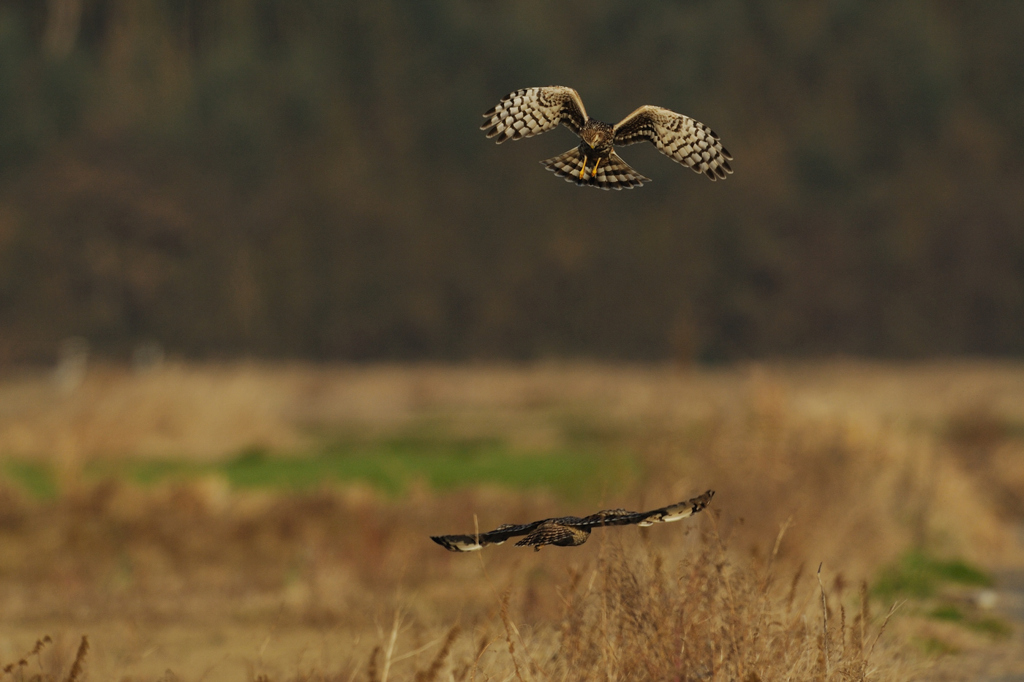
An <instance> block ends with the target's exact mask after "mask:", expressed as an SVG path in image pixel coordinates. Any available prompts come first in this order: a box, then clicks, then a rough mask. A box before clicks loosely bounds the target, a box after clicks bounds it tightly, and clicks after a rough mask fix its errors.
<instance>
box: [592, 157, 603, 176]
mask: <svg viewBox="0 0 1024 682" xmlns="http://www.w3.org/2000/svg"><path fill="white" fill-rule="evenodd" d="M600 165H601V157H600V156H599V157H597V163H595V164H594V170H592V171H590V177H594V176H595V175H597V167H598V166H600Z"/></svg>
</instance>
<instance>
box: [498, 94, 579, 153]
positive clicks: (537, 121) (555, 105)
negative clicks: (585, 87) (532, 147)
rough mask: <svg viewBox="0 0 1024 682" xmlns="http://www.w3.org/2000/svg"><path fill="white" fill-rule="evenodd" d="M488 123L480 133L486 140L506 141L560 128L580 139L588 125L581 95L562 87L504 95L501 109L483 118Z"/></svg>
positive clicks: (499, 103)
mask: <svg viewBox="0 0 1024 682" xmlns="http://www.w3.org/2000/svg"><path fill="white" fill-rule="evenodd" d="M484 118H486V119H487V120H486V121H484V122H483V124H482V125H481V126H480V130H485V131H487V137H497V138H498V139H497V140H495V142H497V143H498V144H501V143H502V142H504V141H505V140H508V139H510V138H511V139H513V140H518V139H520V138H523V137H532V136H533V135H538V134H540V133H543V132H546V131H548V130H551V129H553V128H557V127H558V125H559V124H564V125H565V127H566V128H568V129H569V130H571V131H573V132H574V133H576V134H577V135H579V133H580V130H582V129H583V126H584V124H586V122H587V110H586V109H584V108H583V100H581V99H580V95H579V93H578V92H576V91H575V90H573V89H572V88H566V87H563V86H561V85H552V86H549V87H544V88H523V89H522V90H516V91H515V92H512V93H509V94H508V95H505V96H504V97H503V98H502V99H501V101H500V102H498V105H497V106H496V107H494V108H493V109H491V110H490V111H488V112H487V113H485V114H484Z"/></svg>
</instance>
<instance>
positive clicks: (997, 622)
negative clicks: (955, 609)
mask: <svg viewBox="0 0 1024 682" xmlns="http://www.w3.org/2000/svg"><path fill="white" fill-rule="evenodd" d="M967 627H969V628H970V629H972V630H975V631H977V632H981V633H984V634H986V635H989V636H991V637H993V638H996V639H1004V638H1006V637H1009V636H1010V635H1012V634H1013V627H1012V626H1011V625H1010V624H1009V623H1007V622H1006V621H1005V620H1003V619H1002V618H996V617H994V616H990V617H988V618H980V619H978V620H972V621H970V622H969V623H967Z"/></svg>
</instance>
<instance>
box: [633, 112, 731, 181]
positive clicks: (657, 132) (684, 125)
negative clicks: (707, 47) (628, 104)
mask: <svg viewBox="0 0 1024 682" xmlns="http://www.w3.org/2000/svg"><path fill="white" fill-rule="evenodd" d="M613 132H614V135H615V140H614V143H615V144H616V145H617V146H626V145H631V144H636V143H637V142H644V141H645V140H646V141H649V142H653V143H654V146H655V147H657V148H658V151H659V152H661V153H662V154H664V155H665V156H667V157H668V158H670V159H672V160H673V161H675V162H677V163H680V164H682V165H684V166H688V167H689V168H692V169H693V170H694V171H696V172H697V173H703V174H704V175H706V176H708V177H709V178H711V179H712V180H724V179H725V176H726V175H727V174H729V173H732V167H731V166H730V165H729V160H730V159H732V156H731V155H730V154H729V150H727V149H726V148H725V147H723V146H722V142H721V140H719V139H718V135H716V134H715V131H713V130H711V128H709V127H707V126H706V125H704V124H703V123H701V122H700V121H696V120H694V119H692V118H690V117H689V116H683V115H682V114H677V113H676V112H674V111H670V110H668V109H663V108H662V107H653V106H650V105H645V106H642V107H640V108H638V109H637V110H636V111H634V112H633V113H631V114H630V115H629V116H627V117H626V118H624V119H622V120H621V121H619V122H618V123H617V124H615V127H614V128H613Z"/></svg>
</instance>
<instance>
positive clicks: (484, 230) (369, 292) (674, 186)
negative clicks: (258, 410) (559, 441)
mask: <svg viewBox="0 0 1024 682" xmlns="http://www.w3.org/2000/svg"><path fill="white" fill-rule="evenodd" d="M1021 35H1024V3H1020V2H1016V1H1014V0H992V1H991V2H985V3H960V2H953V1H951V0H895V1H894V0H793V1H792V2H784V3H780V2H773V1H772V0H713V1H712V0H646V1H644V2H625V1H623V0H585V1H584V0H560V1H558V2H552V1H551V0H515V1H514V2H495V1H493V0H431V1H426V0H373V1H372V2H365V1H360V0H46V1H45V2H44V1H43V0H0V361H3V362H15V361H42V360H48V359H50V358H52V357H53V353H54V348H55V347H56V344H57V342H58V341H59V340H60V339H61V338H64V337H67V336H69V335H81V336H84V337H86V338H88V339H89V340H90V342H91V343H92V345H93V347H94V348H96V349H98V350H99V351H101V352H102V353H104V354H107V355H110V356H119V355H123V354H125V353H127V352H129V351H130V349H131V348H132V347H134V346H135V345H136V344H138V343H141V342H144V341H148V340H157V341H159V342H160V343H162V344H164V346H165V347H166V348H167V349H168V350H169V351H170V352H172V353H179V354H183V355H187V356H192V357H223V356H232V355H239V354H244V355H255V356H265V357H308V358H314V359H351V360H361V359H382V358H389V359H420V358H433V359H466V358H493V357H504V358H535V357H547V356H565V355H571V356H587V357H601V358H626V359H661V358H675V359H678V360H680V361H691V360H697V361H715V360H721V359H731V358H737V357H747V356H779V355H784V356H795V355H831V354H837V353H850V354H859V355H883V356H897V357H919V356H929V355H939V354H953V353H994V354H1020V353H1022V352H1024V229H1022V217H1024V205H1022V204H1024V191H1022V187H1024V155H1022V151H1024V41H1022V40H1021ZM548 84H564V85H571V86H573V87H575V88H576V89H578V90H579V91H580V93H581V95H582V96H583V99H584V102H585V103H586V105H587V109H588V111H589V113H590V114H591V115H592V116H595V117H596V118H599V119H602V120H606V121H610V122H614V121H616V120H618V119H619V118H620V117H622V116H623V115H625V114H627V113H628V112H630V111H632V110H633V109H634V108H635V107H636V106H638V105H640V104H643V103H650V104H657V105H661V106H665V107H669V108H672V109H675V110H677V111H680V112H683V113H686V114H689V115H691V116H694V117H695V118H697V119H699V120H701V121H704V122H705V123H707V124H709V125H711V126H712V127H713V128H714V129H715V130H716V131H717V132H718V133H719V134H720V135H721V136H722V139H723V141H724V143H725V145H726V146H727V147H728V148H729V149H730V151H731V152H732V153H733V155H734V157H735V162H734V163H733V167H734V168H735V171H736V173H735V175H732V176H730V178H729V179H728V180H727V181H726V182H718V183H711V182H708V181H707V180H706V179H705V178H703V177H701V176H697V175H695V174H694V173H692V172H690V171H689V170H686V169H684V168H682V167H680V166H677V165H675V164H673V163H672V162H670V161H669V160H667V159H665V158H663V157H661V156H660V155H659V154H658V153H657V152H656V151H655V150H654V149H653V147H651V146H649V145H644V146H642V147H631V148H628V149H626V150H625V151H624V152H623V156H624V157H625V159H626V160H627V161H628V162H629V163H631V164H632V165H634V166H635V167H636V168H637V169H638V170H639V171H640V172H642V173H644V174H645V175H648V176H650V177H652V178H654V182H653V183H652V184H650V185H647V186H645V187H643V188H642V189H639V190H633V191H629V192H600V191H597V190H591V189H586V188H577V187H575V186H572V185H569V184H567V183H565V182H563V181H561V180H560V179H557V178H555V177H554V176H553V175H551V174H550V173H547V172H545V171H544V170H543V168H542V167H541V166H540V165H539V163H538V162H539V161H541V160H542V159H545V158H548V157H550V156H554V155H556V154H558V153H561V152H563V151H565V150H566V149H569V148H570V147H571V146H573V145H574V144H576V142H575V138H574V137H573V136H572V135H571V134H570V133H568V132H567V131H565V130H559V131H557V132H552V133H549V134H547V135H544V136H542V137H538V138H533V139H531V140H527V141H521V142H516V143H509V144H505V145H502V146H501V147H497V146H495V145H494V144H493V143H491V142H490V141H488V140H486V139H484V137H483V135H482V133H480V132H479V131H478V130H477V126H478V124H479V123H480V121H481V120H482V119H481V117H480V113H481V112H483V111H484V110H486V109H487V108H489V107H491V106H492V105H493V104H494V103H495V102H497V100H498V99H499V98H500V97H501V96H502V95H504V94H505V93H507V92H509V91H511V90H514V89H517V88H519V87H525V86H529V85H548Z"/></svg>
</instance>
